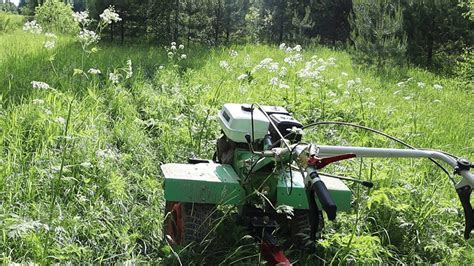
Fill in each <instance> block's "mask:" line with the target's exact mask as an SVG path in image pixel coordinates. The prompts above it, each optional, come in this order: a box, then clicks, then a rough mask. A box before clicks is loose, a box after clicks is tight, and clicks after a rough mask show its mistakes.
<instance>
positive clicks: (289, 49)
mask: <svg viewBox="0 0 474 266" xmlns="http://www.w3.org/2000/svg"><path fill="white" fill-rule="evenodd" d="M291 52H293V48H291V47H286V49H285V53H291Z"/></svg>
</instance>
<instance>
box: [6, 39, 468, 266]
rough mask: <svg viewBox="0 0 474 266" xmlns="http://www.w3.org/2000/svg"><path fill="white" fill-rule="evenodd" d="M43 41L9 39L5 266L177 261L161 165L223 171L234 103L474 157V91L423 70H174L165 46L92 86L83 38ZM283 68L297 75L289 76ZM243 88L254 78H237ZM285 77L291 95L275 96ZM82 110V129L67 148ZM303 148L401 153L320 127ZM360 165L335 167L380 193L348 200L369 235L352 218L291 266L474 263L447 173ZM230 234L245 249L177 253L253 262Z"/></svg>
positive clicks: (146, 49)
mask: <svg viewBox="0 0 474 266" xmlns="http://www.w3.org/2000/svg"><path fill="white" fill-rule="evenodd" d="M43 41H44V40H43V37H40V36H35V35H31V34H27V33H23V32H20V31H17V32H15V33H14V34H3V35H0V93H1V94H0V99H1V101H0V106H1V107H0V148H1V152H0V184H2V186H1V187H0V228H1V230H2V232H3V234H2V238H1V240H0V257H2V259H3V261H4V262H11V261H15V262H28V261H35V262H44V261H47V259H48V260H52V261H55V262H66V261H69V262H73V263H80V262H94V263H104V262H117V261H121V262H123V261H130V260H131V261H159V260H162V259H165V260H166V263H173V262H175V260H174V257H173V256H169V253H168V251H166V248H164V249H163V248H162V242H161V239H162V227H161V225H162V221H163V213H162V211H163V209H164V207H163V204H164V202H163V201H164V199H163V197H162V194H163V191H162V189H161V178H162V177H161V173H160V172H159V165H160V164H161V163H168V162H185V161H186V158H187V157H189V156H190V155H196V156H198V157H203V158H211V156H212V153H213V151H214V144H212V140H214V139H215V138H216V137H218V136H219V128H218V124H217V120H216V116H215V114H216V112H217V110H218V109H220V107H221V106H222V104H224V103H227V102H246V103H260V104H266V105H283V106H285V107H286V108H288V109H289V110H291V112H293V114H294V116H295V118H297V119H298V120H300V121H301V122H303V123H305V124H306V123H310V122H312V121H317V120H338V121H348V122H354V123H360V124H364V125H366V126H370V127H374V128H377V129H381V130H384V131H385V132H387V133H389V134H392V135H394V136H397V137H399V138H401V139H404V140H406V141H407V142H409V143H411V144H412V145H414V146H417V147H429V148H435V149H441V150H445V151H448V152H450V153H454V154H456V155H459V156H463V157H468V158H473V157H474V124H473V123H472V117H473V115H474V103H473V101H472V95H473V90H472V88H465V87H461V85H460V83H457V82H456V81H455V80H453V79H449V78H443V77H440V76H435V75H433V74H431V73H429V72H426V71H423V70H418V69H413V68H410V69H394V70H393V71H392V73H389V74H385V75H382V74H377V73H374V72H367V71H365V70H364V69H359V68H357V67H352V64H351V58H350V56H349V54H347V53H346V52H344V51H339V50H332V49H329V48H325V47H319V46H315V47H304V50H303V51H302V53H301V54H302V55H303V60H302V61H298V62H296V63H295V66H290V65H288V64H287V63H285V62H284V59H285V58H287V57H288V56H289V54H286V53H285V52H284V51H282V50H279V49H278V47H271V46H267V45H240V46H231V47H227V48H215V49H210V48H206V47H191V48H190V47H186V49H185V51H184V52H185V53H186V54H187V59H186V60H182V61H179V62H174V63H171V62H168V59H167V56H166V51H165V49H164V48H163V47H159V46H154V45H150V44H141V43H129V44H125V45H115V44H107V43H105V44H102V45H100V46H99V51H98V52H97V53H95V54H92V55H91V56H90V57H87V58H86V60H85V63H84V69H83V70H84V71H87V70H88V69H89V68H97V69H100V70H101V72H102V74H101V75H99V76H92V75H89V76H88V78H85V77H84V76H80V75H76V76H73V73H74V69H76V68H78V67H80V66H81V64H82V62H81V48H80V46H79V45H78V44H77V43H75V42H74V38H73V37H70V36H60V40H59V42H58V45H59V46H58V48H57V49H56V50H55V51H54V52H48V51H46V50H45V49H44V48H43ZM233 50H234V51H235V52H236V53H234V52H232V51H233ZM236 54H237V55H236ZM52 55H54V60H52V64H51V63H50V61H48V59H51V56H52ZM313 56H316V57H315V58H314V60H316V62H317V61H318V60H319V59H322V60H323V61H320V62H319V63H317V65H316V67H317V66H320V65H323V63H322V62H326V63H327V62H329V61H331V60H332V59H330V58H334V59H335V61H334V62H335V64H334V65H332V64H328V65H326V67H325V69H324V70H322V71H321V72H320V74H319V77H318V79H304V78H300V77H299V76H298V74H297V72H298V71H299V70H301V69H303V68H304V66H305V62H307V61H309V60H310V58H311V57H313ZM265 58H272V59H273V62H277V63H278V68H279V69H278V71H277V72H270V71H269V69H267V68H265V67H264V68H261V69H258V70H255V71H253V70H254V69H255V67H256V66H257V65H259V63H260V62H261V61H262V60H264V59H265ZM128 59H131V60H132V63H133V68H134V76H133V77H132V79H129V80H126V81H124V82H122V83H120V84H119V85H117V86H115V85H112V84H111V83H110V81H109V80H108V73H111V72H113V70H114V69H117V68H122V67H124V66H125V64H126V61H127V60H128ZM221 61H226V63H221ZM175 63H176V66H173V64H175ZM160 66H164V67H160ZM222 66H228V67H226V68H223V67H222ZM282 66H285V67H286V68H287V74H286V75H281V76H280V75H279V73H280V71H281V67H282ZM242 74H246V75H249V77H248V78H245V79H241V80H238V77H239V76H241V75H242ZM274 77H278V79H279V82H282V83H283V84H284V85H287V86H288V87H285V86H281V87H280V86H278V85H270V83H271V80H272V78H274ZM31 81H43V82H46V83H48V84H49V85H50V86H51V87H52V88H53V89H54V90H35V89H33V88H32V86H31ZM400 82H403V83H400ZM420 82H421V83H420ZM397 84H398V85H397ZM435 85H440V86H442V88H439V86H435ZM435 87H436V88H435ZM69 104H71V105H70V106H71V116H70V119H69V123H70V124H69V130H68V134H67V136H63V134H64V128H65V120H67V117H68V110H69ZM306 137H307V140H311V141H314V142H316V143H318V144H342V145H348V144H352V145H364V146H389V145H390V146H396V145H395V144H393V143H390V142H388V141H386V140H383V139H381V138H379V137H374V136H372V135H370V134H368V133H366V132H360V131H356V130H352V129H337V130H336V128H317V129H315V131H314V132H313V133H312V134H308V135H307V136H306ZM64 140H65V141H64ZM65 148H66V151H67V152H66V153H64V155H63V153H62V151H64V149H65ZM63 158H64V161H63V162H62V159H63ZM61 165H63V170H62V171H60V169H61ZM360 165H361V164H360V163H359V162H358V161H355V162H353V163H346V164H342V165H341V166H340V167H339V168H337V169H336V168H333V169H331V170H332V171H334V172H338V173H345V174H348V175H353V176H356V177H358V175H359V172H361V173H362V176H361V178H364V179H369V178H372V179H373V180H374V182H375V183H376V187H375V189H373V190H372V191H370V192H368V191H364V190H363V189H358V188H356V187H354V186H351V187H352V188H353V189H354V191H355V202H354V205H359V212H358V215H359V219H358V220H357V221H358V223H357V224H356V211H355V210H354V211H353V212H351V213H347V214H343V213H341V214H340V217H341V219H339V220H338V221H337V222H335V223H327V227H326V230H325V234H324V239H323V240H322V241H321V243H319V245H318V247H319V248H318V253H317V254H305V255H303V254H301V253H300V252H299V251H296V250H292V251H289V252H288V254H289V256H290V257H291V258H292V260H293V261H294V260H300V261H302V262H308V263H309V262H313V263H314V262H315V261H319V262H321V260H324V261H326V262H331V261H333V262H339V261H354V262H357V263H374V262H381V263H394V262H396V261H402V262H405V263H416V262H429V263H436V262H458V263H463V262H466V261H469V259H471V260H472V251H473V249H472V240H471V241H470V242H469V241H464V240H463V238H462V233H461V232H462V229H463V226H462V223H463V222H464V221H463V218H462V216H461V212H462V210H461V207H460V204H459V202H458V200H457V195H456V194H455V192H454V189H453V187H452V185H451V183H450V182H449V180H448V178H447V177H446V176H445V175H443V173H442V172H441V171H440V170H438V169H437V168H436V167H435V166H433V165H432V164H430V163H429V161H415V160H391V161H389V160H364V161H363V163H362V170H361V171H359V170H360V169H359V166H360ZM341 169H344V171H343V172H342V170H341ZM370 173H372V174H370ZM58 175H60V176H61V178H58ZM56 181H59V182H58V183H56V184H54V182H56ZM53 197H56V199H55V200H53ZM52 202H53V203H54V204H53V205H52V207H51V206H50V204H51V203H52ZM51 210H52V212H51ZM50 216H51V222H50V223H49V217H50ZM354 225H356V226H354ZM229 228H230V229H232V231H233V233H232V237H228V238H227V239H225V238H224V239H222V237H219V235H218V234H217V236H216V240H214V242H217V243H214V244H213V245H214V246H215V248H214V249H210V248H209V249H208V250H207V251H206V252H205V253H203V254H201V253H200V252H198V251H193V250H192V249H189V248H188V249H186V250H184V251H180V252H179V255H180V256H182V260H183V261H184V262H187V264H188V263H189V262H190V261H193V262H195V263H197V264H199V263H218V262H222V261H224V260H225V261H226V262H229V263H230V262H236V261H239V260H240V259H241V258H242V257H246V256H248V257H249V259H247V260H244V261H240V262H245V261H249V263H255V262H256V260H258V252H259V251H258V248H257V247H256V246H255V245H254V244H253V242H252V241H246V240H245V239H244V240H240V241H239V239H240V238H241V237H243V236H244V235H245V231H243V230H242V228H238V227H237V226H236V225H235V224H232V222H231V221H230V219H229V221H226V223H225V224H223V225H222V226H221V227H220V228H218V229H217V232H225V233H226V234H229ZM227 236H228V235H227ZM351 236H352V240H351V242H350V245H349V239H351ZM49 237H51V240H50V241H48V245H47V250H48V251H47V252H46V253H45V252H44V248H45V241H47V239H49ZM323 247H324V248H323ZM197 250H199V249H197ZM45 254H48V256H49V258H45ZM469 256H471V257H469ZM318 257H319V258H318Z"/></svg>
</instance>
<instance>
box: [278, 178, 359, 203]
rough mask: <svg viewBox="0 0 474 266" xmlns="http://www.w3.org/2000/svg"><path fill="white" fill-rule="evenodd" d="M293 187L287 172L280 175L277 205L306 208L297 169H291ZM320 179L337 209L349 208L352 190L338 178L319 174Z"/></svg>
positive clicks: (305, 198) (305, 197)
mask: <svg viewBox="0 0 474 266" xmlns="http://www.w3.org/2000/svg"><path fill="white" fill-rule="evenodd" d="M292 175H293V189H292V191H291V194H289V192H290V189H291V178H290V175H289V173H287V174H286V176H285V175H282V176H281V178H280V179H279V181H278V185H277V205H288V206H293V207H294V208H295V209H308V200H307V195H306V189H305V187H304V179H303V176H302V175H301V173H300V172H299V171H292ZM320 178H321V180H322V181H323V182H324V184H325V185H326V187H327V188H328V190H329V193H330V194H331V197H332V199H333V200H334V202H335V203H336V206H337V210H338V211H349V210H350V208H351V200H352V192H351V191H350V189H349V188H348V187H347V186H346V185H345V184H344V183H343V182H342V181H341V180H339V179H335V178H330V177H326V176H323V175H320Z"/></svg>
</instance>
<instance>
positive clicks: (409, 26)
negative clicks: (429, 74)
mask: <svg viewBox="0 0 474 266" xmlns="http://www.w3.org/2000/svg"><path fill="white" fill-rule="evenodd" d="M403 7H404V21H405V24H404V28H405V32H406V35H407V37H408V46H407V56H408V58H409V59H410V61H411V62H413V63H415V64H418V65H423V66H427V67H430V68H433V69H440V70H441V71H442V72H443V73H449V72H451V71H452V70H453V68H452V66H453V65H455V64H456V60H457V58H458V57H459V55H461V54H462V53H463V49H464V48H468V47H469V46H472V43H474V33H473V31H472V30H471V29H472V28H473V26H474V21H470V20H469V19H468V18H465V17H464V16H463V13H465V12H466V11H468V10H469V9H467V8H466V7H462V6H459V5H458V0H442V1H441V0H435V1H424V0H406V1H404V4H403Z"/></svg>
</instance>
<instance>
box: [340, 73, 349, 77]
mask: <svg viewBox="0 0 474 266" xmlns="http://www.w3.org/2000/svg"><path fill="white" fill-rule="evenodd" d="M341 76H344V77H347V76H349V74H347V73H346V72H341Z"/></svg>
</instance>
